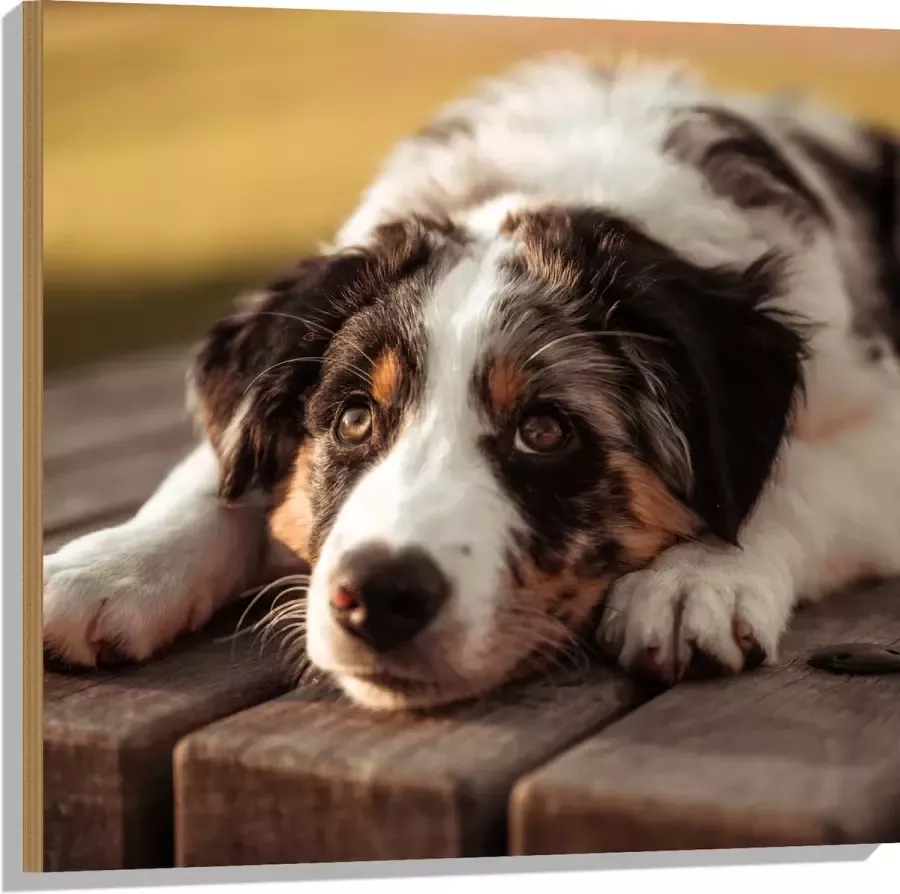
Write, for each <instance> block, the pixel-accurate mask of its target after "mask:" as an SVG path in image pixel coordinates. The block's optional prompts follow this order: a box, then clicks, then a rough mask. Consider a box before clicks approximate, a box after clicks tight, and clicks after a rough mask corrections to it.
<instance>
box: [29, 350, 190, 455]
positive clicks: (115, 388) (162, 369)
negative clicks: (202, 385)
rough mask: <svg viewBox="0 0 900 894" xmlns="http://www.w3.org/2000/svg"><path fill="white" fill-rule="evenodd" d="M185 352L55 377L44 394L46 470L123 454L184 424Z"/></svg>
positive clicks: (96, 366)
mask: <svg viewBox="0 0 900 894" xmlns="http://www.w3.org/2000/svg"><path fill="white" fill-rule="evenodd" d="M188 357H189V352H188V350H187V349H185V348H178V349H172V350H166V351H155V352H152V353H146V354H139V355H135V356H131V357H123V358H117V359H115V360H108V361H105V362H103V363H96V364H91V365H89V366H86V367H82V368H80V369H76V370H72V371H68V372H66V373H57V374H56V375H54V376H53V378H52V379H50V380H49V381H48V383H47V387H46V388H45V390H44V446H43V456H44V467H45V469H46V470H47V471H49V472H53V471H54V470H55V468H56V466H57V465H60V464H62V465H65V466H71V465H73V464H76V463H77V462H78V461H79V460H81V461H82V462H83V461H85V460H88V461H89V460H90V459H91V457H92V456H93V455H94V454H95V452H96V451H98V450H106V451H108V450H110V449H120V450H121V449H122V448H125V447H127V445H129V444H133V443H135V442H139V441H140V439H141V438H143V437H145V436H146V435H147V434H148V433H153V432H158V431H164V430H166V429H168V428H171V427H172V426H173V425H176V424H179V423H184V422H186V421H187V419H188V414H187V410H186V402H185V391H186V388H185V375H186V372H187V369H188Z"/></svg>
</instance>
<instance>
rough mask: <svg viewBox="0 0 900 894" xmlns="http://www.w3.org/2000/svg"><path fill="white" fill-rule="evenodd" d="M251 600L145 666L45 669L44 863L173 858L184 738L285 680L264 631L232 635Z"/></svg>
mask: <svg viewBox="0 0 900 894" xmlns="http://www.w3.org/2000/svg"><path fill="white" fill-rule="evenodd" d="M261 602H262V600H261ZM241 610H242V609H241V607H240V606H236V607H234V608H233V609H232V610H230V611H228V612H226V613H224V614H222V615H221V616H220V617H219V618H218V619H217V620H216V621H215V622H214V623H213V624H212V625H211V626H210V627H209V628H208V630H207V631H205V632H204V633H202V634H199V635H194V636H191V637H185V638H184V639H183V640H181V641H180V642H178V643H177V644H176V645H175V646H173V647H172V649H171V650H170V651H169V652H168V653H167V654H166V655H165V656H163V657H160V658H159V659H158V660H155V661H153V662H150V663H148V664H145V665H142V666H131V667H126V668H118V669H116V670H115V671H110V672H102V671H94V672H81V673H57V672H54V671H47V672H46V673H45V677H44V848H45V865H44V869H45V871H69V870H93V869H133V868H153V867H164V866H171V865H172V861H173V819H172V817H173V805H172V797H173V796H172V749H173V747H174V745H175V743H176V742H177V741H178V739H179V738H180V737H181V736H183V735H185V734H186V733H188V732H190V731H192V730H195V729H197V728H199V727H201V726H203V725H204V724H206V723H209V722H211V721H214V720H216V719H218V718H220V717H224V716H227V715H229V714H232V713H234V712H236V711H240V710H242V709H244V708H247V707H249V706H251V705H254V704H257V703H259V702H261V701H264V700H265V699H267V698H273V697H275V696H278V695H280V694H281V693H283V692H284V691H285V689H286V684H285V675H284V673H283V667H282V666H280V665H279V663H278V662H277V661H276V660H275V659H274V658H273V656H272V655H271V654H265V655H261V654H260V648H259V639H258V638H257V637H255V636H253V635H247V636H241V637H238V638H233V637H232V636H231V635H232V634H233V633H234V631H235V629H236V623H237V621H238V619H239V617H240V614H239V612H241ZM262 611H263V608H262V607H259V608H258V609H257V610H254V612H253V618H254V619H256V618H258V617H259V614H260V612H262ZM246 623H251V621H250V620H248V621H247V622H246ZM242 629H244V627H242Z"/></svg>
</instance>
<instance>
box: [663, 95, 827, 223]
mask: <svg viewBox="0 0 900 894" xmlns="http://www.w3.org/2000/svg"><path fill="white" fill-rule="evenodd" d="M665 148H666V150H667V151H668V152H671V153H672V154H673V155H675V156H676V157H678V158H681V159H682V160H684V161H686V162H688V163H689V164H692V165H694V166H695V167H696V168H697V169H698V170H699V171H700V172H701V173H702V174H703V175H704V177H705V178H706V180H707V182H708V183H709V185H710V187H711V188H712V189H713V190H714V191H715V192H716V193H718V194H719V195H722V196H726V197H728V198H729V199H731V201H733V202H734V203H735V205H737V206H738V207H739V208H746V209H752V208H765V207H770V206H771V207H778V208H780V209H781V210H782V211H783V212H784V213H785V214H786V215H788V216H789V217H792V218H799V219H801V220H806V221H808V220H810V219H814V220H816V221H819V222H823V223H829V222H830V217H829V215H828V212H827V210H826V208H825V206H824V205H823V203H822V199H821V197H820V196H819V195H818V194H817V193H816V192H815V190H814V189H813V188H812V187H811V186H810V185H809V184H808V183H806V182H805V181H804V179H803V177H802V176H801V175H800V173H799V172H798V171H797V170H796V169H795V167H794V166H793V165H792V164H791V163H790V162H789V161H788V160H787V158H785V156H784V154H783V153H782V152H780V151H779V150H778V148H776V146H775V145H774V144H773V143H772V141H771V140H769V139H768V138H767V137H766V136H765V135H764V134H763V133H762V132H761V131H760V130H759V128H757V127H756V126H755V125H753V124H751V123H750V122H749V121H747V120H745V119H744V118H742V117H740V116H738V115H736V114H734V113H733V112H730V111H726V110H725V109H721V108H716V107H712V106H698V107H696V108H694V109H691V110H690V111H689V112H687V113H686V117H685V118H684V119H683V120H682V121H680V122H679V123H678V124H677V125H675V127H673V129H672V131H671V133H670V134H669V136H668V138H667V140H666V145H665Z"/></svg>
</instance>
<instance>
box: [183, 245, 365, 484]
mask: <svg viewBox="0 0 900 894" xmlns="http://www.w3.org/2000/svg"><path fill="white" fill-rule="evenodd" d="M368 260H369V258H368V256H367V255H366V254H364V253H361V252H359V253H341V254H336V255H333V256H320V257H312V258H307V259H305V260H302V261H300V262H299V263H298V264H297V265H296V266H295V267H294V268H293V269H291V270H289V271H287V272H286V273H285V275H284V276H282V277H280V278H279V279H277V280H276V281H274V282H272V283H271V284H270V285H269V286H268V287H267V288H265V289H263V290H262V291H260V292H258V293H255V294H253V295H251V296H250V297H248V298H245V299H243V300H242V301H240V302H239V306H238V310H237V312H235V313H234V314H232V315H231V316H229V317H226V318H225V319H223V320H221V321H220V322H218V323H216V324H215V325H214V326H213V327H212V329H211V330H210V331H209V332H208V334H207V335H206V337H205V338H204V339H203V341H202V342H201V343H200V345H199V346H198V349H197V351H196V353H195V356H194V361H193V364H192V367H191V370H190V380H191V387H192V391H193V397H194V401H195V404H196V410H197V415H198V417H199V420H200V422H201V424H202V425H203V427H204V429H205V431H206V435H207V437H208V438H209V440H210V442H211V444H212V445H213V448H214V449H215V450H216V453H217V454H218V456H219V460H220V463H221V466H222V477H221V482H220V493H221V496H222V497H223V498H225V499H228V500H232V499H236V498H237V497H239V496H241V495H242V494H243V493H244V492H245V491H246V490H248V489H250V488H257V487H258V488H261V489H263V490H270V489H271V488H272V487H274V486H275V485H276V484H277V483H278V481H279V480H280V479H281V478H282V477H283V476H284V475H285V474H286V473H287V472H288V471H289V469H290V465H291V463H292V461H293V458H294V456H295V455H296V452H297V450H298V449H299V447H300V444H301V442H302V440H303V438H304V437H305V435H306V430H305V427H304V407H305V401H306V397H307V395H308V394H309V392H310V391H311V389H312V388H313V387H314V386H315V384H316V382H317V380H318V377H319V373H320V369H321V361H322V356H323V355H324V353H325V351H326V350H327V348H328V345H329V344H330V342H331V339H332V338H333V337H334V334H335V333H336V332H337V331H338V329H340V327H341V325H342V324H343V323H344V321H345V320H346V319H347V318H348V317H349V316H350V315H351V314H352V313H353V312H354V310H355V309H357V308H358V307H359V306H360V305H361V304H362V303H363V302H362V301H360V300H356V301H354V300H353V297H352V296H351V294H349V292H350V288H351V286H352V285H353V283H355V282H357V281H358V280H359V278H360V277H361V276H362V274H363V272H364V269H365V267H366V264H367V261H368Z"/></svg>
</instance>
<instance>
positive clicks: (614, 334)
mask: <svg viewBox="0 0 900 894" xmlns="http://www.w3.org/2000/svg"><path fill="white" fill-rule="evenodd" d="M613 310H615V306H613V308H611V310H610V311H609V313H612V311H613ZM577 338H638V339H643V340H645V341H655V342H666V341H667V339H665V338H661V337H659V336H657V335H649V334H648V333H646V332H628V331H625V330H617V329H605V330H601V331H598V332H570V333H569V334H568V335H561V336H560V337H559V338H554V339H552V340H551V341H549V342H547V344H545V345H543V347H540V348H538V349H537V350H536V351H535V352H534V353H533V354H532V355H531V356H530V357H529V358H528V359H527V360H526V361H525V365H526V366H527V365H528V364H529V363H531V361H532V360H535V359H537V358H538V357H539V356H540V355H541V354H543V353H544V351H549V350H550V348H552V347H554V346H555V345H558V344H561V343H562V342H565V341H569V340H571V339H577Z"/></svg>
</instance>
